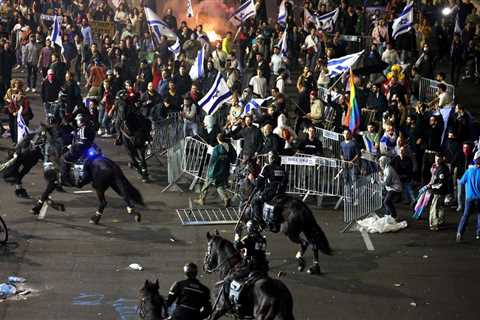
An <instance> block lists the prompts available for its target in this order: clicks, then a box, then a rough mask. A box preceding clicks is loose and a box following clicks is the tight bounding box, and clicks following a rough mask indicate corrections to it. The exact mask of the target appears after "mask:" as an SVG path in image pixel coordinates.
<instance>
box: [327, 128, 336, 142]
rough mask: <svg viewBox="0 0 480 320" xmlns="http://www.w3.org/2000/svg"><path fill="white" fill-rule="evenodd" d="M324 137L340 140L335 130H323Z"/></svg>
mask: <svg viewBox="0 0 480 320" xmlns="http://www.w3.org/2000/svg"><path fill="white" fill-rule="evenodd" d="M323 137H324V138H327V139H330V140H335V141H338V133H336V132H333V131H328V130H323Z"/></svg>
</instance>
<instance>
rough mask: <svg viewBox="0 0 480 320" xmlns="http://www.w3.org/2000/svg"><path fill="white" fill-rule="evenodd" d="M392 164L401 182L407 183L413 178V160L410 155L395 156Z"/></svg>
mask: <svg viewBox="0 0 480 320" xmlns="http://www.w3.org/2000/svg"><path fill="white" fill-rule="evenodd" d="M392 166H393V168H394V169H395V171H396V172H397V174H398V176H399V177H400V181H401V182H402V183H405V182H406V183H409V182H411V181H412V178H413V161H412V159H411V158H410V157H405V159H402V158H400V156H396V157H395V158H393V160H392Z"/></svg>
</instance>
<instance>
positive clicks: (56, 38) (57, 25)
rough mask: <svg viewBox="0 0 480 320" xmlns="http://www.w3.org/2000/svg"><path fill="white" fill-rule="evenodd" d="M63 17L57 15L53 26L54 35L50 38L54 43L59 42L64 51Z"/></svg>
mask: <svg viewBox="0 0 480 320" xmlns="http://www.w3.org/2000/svg"><path fill="white" fill-rule="evenodd" d="M61 33H62V17H61V16H55V18H54V20H53V26H52V35H51V36H50V40H51V41H52V43H53V44H57V45H58V46H59V47H60V48H62V51H63V43H62V34H61Z"/></svg>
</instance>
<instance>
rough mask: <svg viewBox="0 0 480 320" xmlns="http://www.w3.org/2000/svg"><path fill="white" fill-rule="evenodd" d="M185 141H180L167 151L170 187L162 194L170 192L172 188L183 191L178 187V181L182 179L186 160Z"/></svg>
mask: <svg viewBox="0 0 480 320" xmlns="http://www.w3.org/2000/svg"><path fill="white" fill-rule="evenodd" d="M184 150H185V141H184V140H180V141H178V143H176V144H175V145H173V146H171V147H170V148H168V150H167V164H168V169H167V177H168V186H167V187H166V188H165V189H163V190H162V192H164V191H167V190H169V189H170V188H171V187H176V189H177V190H179V191H182V189H181V188H180V187H179V186H178V185H177V181H178V180H179V179H180V178H181V177H182V174H183V171H182V160H183V158H184Z"/></svg>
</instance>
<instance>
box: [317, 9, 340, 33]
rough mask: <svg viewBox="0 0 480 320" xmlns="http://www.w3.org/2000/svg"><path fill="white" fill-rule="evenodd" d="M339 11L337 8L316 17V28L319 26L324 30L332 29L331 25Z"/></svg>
mask: <svg viewBox="0 0 480 320" xmlns="http://www.w3.org/2000/svg"><path fill="white" fill-rule="evenodd" d="M339 12H340V9H339V8H337V9H335V10H333V11H330V12H328V13H325V14H323V15H321V16H319V17H317V23H316V24H317V28H320V29H322V30H324V31H330V32H331V31H333V27H334V24H335V23H336V22H337V19H338V14H339Z"/></svg>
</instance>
